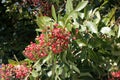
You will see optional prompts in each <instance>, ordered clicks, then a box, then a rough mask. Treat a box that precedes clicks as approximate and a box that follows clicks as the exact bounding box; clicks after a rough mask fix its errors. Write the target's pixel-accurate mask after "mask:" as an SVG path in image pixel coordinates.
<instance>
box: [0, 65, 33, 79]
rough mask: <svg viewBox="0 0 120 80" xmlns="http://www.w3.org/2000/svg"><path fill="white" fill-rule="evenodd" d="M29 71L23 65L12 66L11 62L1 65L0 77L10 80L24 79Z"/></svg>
mask: <svg viewBox="0 0 120 80" xmlns="http://www.w3.org/2000/svg"><path fill="white" fill-rule="evenodd" d="M30 71H31V69H30V68H28V67H27V66H25V65H17V66H14V65H12V64H6V65H4V64H3V65H2V68H1V69H0V78H1V79H2V80H11V79H20V80H21V79H24V78H25V77H26V76H27V75H28V73H29V72H30Z"/></svg>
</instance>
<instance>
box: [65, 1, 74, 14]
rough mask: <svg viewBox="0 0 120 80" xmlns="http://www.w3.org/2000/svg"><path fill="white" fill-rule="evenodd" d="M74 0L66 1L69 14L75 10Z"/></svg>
mask: <svg viewBox="0 0 120 80" xmlns="http://www.w3.org/2000/svg"><path fill="white" fill-rule="evenodd" d="M72 1H73V0H67V3H66V14H69V13H70V12H71V11H72V10H73V3H72Z"/></svg>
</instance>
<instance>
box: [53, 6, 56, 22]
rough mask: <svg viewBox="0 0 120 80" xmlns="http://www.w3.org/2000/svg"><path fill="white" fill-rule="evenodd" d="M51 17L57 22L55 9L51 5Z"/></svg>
mask: <svg viewBox="0 0 120 80" xmlns="http://www.w3.org/2000/svg"><path fill="white" fill-rule="evenodd" d="M52 16H53V18H54V19H55V21H57V16H56V12H55V7H54V6H53V5H52Z"/></svg>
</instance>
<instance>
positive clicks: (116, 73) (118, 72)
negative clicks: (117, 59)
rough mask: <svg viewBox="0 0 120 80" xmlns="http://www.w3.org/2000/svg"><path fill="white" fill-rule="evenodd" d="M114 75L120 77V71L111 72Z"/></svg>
mask: <svg viewBox="0 0 120 80" xmlns="http://www.w3.org/2000/svg"><path fill="white" fill-rule="evenodd" d="M111 75H112V77H114V78H120V71H117V72H111Z"/></svg>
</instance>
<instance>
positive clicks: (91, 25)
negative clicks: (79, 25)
mask: <svg viewBox="0 0 120 80" xmlns="http://www.w3.org/2000/svg"><path fill="white" fill-rule="evenodd" d="M85 25H86V26H87V27H88V29H89V30H90V31H91V32H92V33H98V29H97V25H96V24H95V23H93V22H91V21H86V22H85Z"/></svg>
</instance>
